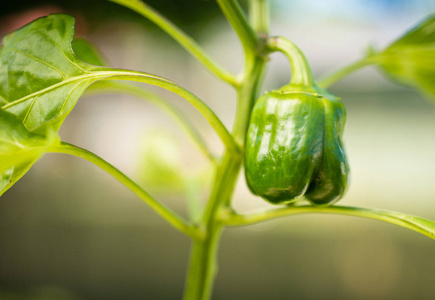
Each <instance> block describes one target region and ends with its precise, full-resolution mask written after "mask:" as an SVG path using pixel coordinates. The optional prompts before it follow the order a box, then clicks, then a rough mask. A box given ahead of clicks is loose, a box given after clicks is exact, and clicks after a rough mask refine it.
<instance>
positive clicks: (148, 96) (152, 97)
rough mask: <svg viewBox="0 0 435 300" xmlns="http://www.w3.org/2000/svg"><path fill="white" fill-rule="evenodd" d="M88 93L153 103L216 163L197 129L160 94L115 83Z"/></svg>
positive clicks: (96, 85) (92, 88) (98, 85)
mask: <svg viewBox="0 0 435 300" xmlns="http://www.w3.org/2000/svg"><path fill="white" fill-rule="evenodd" d="M86 92H87V93H101V92H103V93H126V94H130V95H132V96H136V97H138V98H141V99H144V100H146V101H149V102H151V103H153V104H154V105H155V106H157V107H158V108H159V109H161V110H162V111H163V112H165V113H167V114H168V115H169V116H170V117H172V119H174V120H175V121H177V122H178V124H179V125H180V126H181V127H182V128H184V130H185V131H186V133H188V134H189V136H190V137H191V139H192V141H193V142H194V144H195V145H196V146H198V149H199V150H200V151H201V152H202V153H204V155H205V156H206V157H208V158H209V159H210V160H211V161H212V162H215V161H216V157H215V156H214V155H213V154H212V153H211V151H210V150H209V149H208V147H207V145H206V143H205V142H204V140H203V139H202V137H201V135H200V134H199V132H198V131H197V130H196V128H195V127H194V126H193V125H192V124H191V123H190V122H189V120H188V119H186V117H185V116H184V115H183V114H182V113H181V112H180V111H179V110H178V109H177V108H176V107H175V106H172V105H171V104H170V103H168V102H167V101H165V99H163V98H162V97H160V96H159V95H158V94H156V93H154V92H152V91H150V90H147V89H145V88H143V87H139V86H136V85H132V84H125V83H120V82H115V81H99V82H96V83H94V84H93V85H91V86H90V87H89V88H88V90H87V91H86Z"/></svg>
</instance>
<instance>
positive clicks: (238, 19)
mask: <svg viewBox="0 0 435 300" xmlns="http://www.w3.org/2000/svg"><path fill="white" fill-rule="evenodd" d="M217 3H218V4H219V6H220V8H221V10H222V12H223V14H224V15H225V17H226V18H227V20H228V22H229V23H230V24H231V26H232V27H233V29H234V31H235V32H236V34H237V36H238V37H239V39H240V42H241V43H242V46H243V49H244V51H245V56H249V55H251V53H255V52H256V51H257V47H258V44H259V43H258V40H259V38H258V36H257V34H256V33H255V31H254V30H253V29H252V27H251V25H250V24H249V22H248V20H247V18H246V16H245V13H244V12H243V10H242V8H241V7H240V5H239V3H238V2H237V0H217Z"/></svg>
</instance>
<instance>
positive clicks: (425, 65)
mask: <svg viewBox="0 0 435 300" xmlns="http://www.w3.org/2000/svg"><path fill="white" fill-rule="evenodd" d="M375 59H376V62H377V63H378V64H379V65H380V67H381V68H382V70H383V71H384V72H385V73H386V74H387V75H388V76H390V77H391V78H392V79H394V80H396V81H398V82H400V83H402V84H405V85H408V86H411V87H414V88H417V89H418V90H420V91H421V92H423V93H424V94H426V95H427V96H428V97H430V98H431V99H432V100H434V101H435V15H431V16H429V17H428V18H427V19H426V20H424V21H423V22H422V23H421V24H419V25H418V26H416V27H415V28H414V29H412V30H411V31H409V32H408V33H406V34H405V35H404V36H403V37H401V38H400V39H398V40H397V41H396V42H394V43H393V44H391V45H390V46H389V47H388V48H386V49H385V50H384V51H383V52H382V53H380V54H379V56H377V57H375Z"/></svg>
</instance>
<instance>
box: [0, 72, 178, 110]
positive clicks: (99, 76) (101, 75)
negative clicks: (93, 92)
mask: <svg viewBox="0 0 435 300" xmlns="http://www.w3.org/2000/svg"><path fill="white" fill-rule="evenodd" d="M117 75H118V76H123V75H124V76H141V77H151V78H158V79H159V80H165V81H168V82H171V81H170V80H166V79H163V78H161V77H158V76H153V75H150V74H144V73H136V72H128V71H124V70H121V71H116V72H114V71H99V72H93V73H91V74H83V75H80V76H73V77H70V78H68V79H65V80H62V81H60V82H58V83H56V84H53V85H51V86H49V87H46V88H45V89H42V90H39V91H37V92H34V93H32V94H29V95H27V96H24V97H22V98H19V99H16V100H14V101H12V102H8V104H6V105H3V106H2V107H1V109H8V108H10V107H13V106H15V105H17V104H20V103H22V102H24V101H26V100H29V99H31V98H33V97H36V96H40V95H43V94H45V93H49V92H51V91H53V90H55V89H57V88H60V87H62V86H64V85H67V84H70V83H73V82H78V81H85V80H88V79H95V81H97V80H101V79H103V78H106V77H112V76H117Z"/></svg>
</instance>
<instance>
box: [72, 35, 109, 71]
mask: <svg viewBox="0 0 435 300" xmlns="http://www.w3.org/2000/svg"><path fill="white" fill-rule="evenodd" d="M71 46H72V48H73V51H74V54H75V55H77V57H78V58H80V59H81V60H83V61H84V62H86V63H88V64H91V65H95V66H107V65H108V64H107V62H106V60H105V59H104V57H103V55H102V54H101V53H100V52H99V51H98V49H97V48H96V47H95V46H94V45H92V44H91V43H90V42H89V41H88V40H86V39H84V38H75V39H74V40H73V41H72V43H71Z"/></svg>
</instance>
